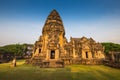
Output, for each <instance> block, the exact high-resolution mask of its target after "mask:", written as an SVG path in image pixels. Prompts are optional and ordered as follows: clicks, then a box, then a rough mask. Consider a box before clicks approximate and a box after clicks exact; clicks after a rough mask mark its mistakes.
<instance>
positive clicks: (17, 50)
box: [0, 42, 120, 56]
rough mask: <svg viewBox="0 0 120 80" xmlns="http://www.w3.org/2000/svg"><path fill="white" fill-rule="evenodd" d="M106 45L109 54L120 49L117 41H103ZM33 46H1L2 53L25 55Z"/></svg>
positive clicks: (0, 51)
mask: <svg viewBox="0 0 120 80" xmlns="http://www.w3.org/2000/svg"><path fill="white" fill-rule="evenodd" d="M102 45H103V46H104V47H105V53H106V54H108V53H109V51H120V44H115V43H108V42H105V43H102ZM28 46H33V44H10V45H6V46H2V47H0V54H11V55H13V56H24V55H25V53H26V51H27V47H28Z"/></svg>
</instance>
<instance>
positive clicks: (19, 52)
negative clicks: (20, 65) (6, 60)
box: [0, 44, 32, 56]
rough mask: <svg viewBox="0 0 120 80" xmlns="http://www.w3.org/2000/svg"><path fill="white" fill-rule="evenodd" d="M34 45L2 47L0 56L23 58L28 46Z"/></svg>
mask: <svg viewBox="0 0 120 80" xmlns="http://www.w3.org/2000/svg"><path fill="white" fill-rule="evenodd" d="M28 45H32V44H10V45H6V46H2V47H0V54H9V55H13V56H23V55H25V53H26V51H27V46H28Z"/></svg>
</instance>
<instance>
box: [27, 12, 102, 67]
mask: <svg viewBox="0 0 120 80" xmlns="http://www.w3.org/2000/svg"><path fill="white" fill-rule="evenodd" d="M102 59H104V47H103V46H102V45H101V44H100V43H96V42H95V41H94V40H93V39H92V38H86V37H82V38H72V37H71V38H70V42H67V39H66V37H65V30H64V26H63V22H62V19H61V17H60V16H59V14H58V12H57V11H56V10H53V11H52V12H51V13H50V14H49V16H48V17H47V20H46V22H45V24H44V26H43V29H42V35H41V36H40V37H39V40H38V41H36V42H35V44H34V49H33V55H32V58H31V59H30V60H29V61H28V62H29V63H31V64H33V65H38V66H40V67H64V65H70V64H101V62H102Z"/></svg>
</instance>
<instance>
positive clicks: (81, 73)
mask: <svg viewBox="0 0 120 80" xmlns="http://www.w3.org/2000/svg"><path fill="white" fill-rule="evenodd" d="M24 62H25V61H24V60H20V61H17V67H14V68H13V67H10V63H5V64H0V80H120V70H119V69H114V68H111V67H107V66H104V65H70V66H66V67H65V68H40V67H36V66H32V65H27V64H24Z"/></svg>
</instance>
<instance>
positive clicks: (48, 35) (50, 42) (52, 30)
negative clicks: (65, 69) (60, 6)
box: [33, 10, 66, 67]
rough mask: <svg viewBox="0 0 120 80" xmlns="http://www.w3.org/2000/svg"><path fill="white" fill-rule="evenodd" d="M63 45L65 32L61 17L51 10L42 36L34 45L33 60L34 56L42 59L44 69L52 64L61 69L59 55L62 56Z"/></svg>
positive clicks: (61, 62)
mask: <svg viewBox="0 0 120 80" xmlns="http://www.w3.org/2000/svg"><path fill="white" fill-rule="evenodd" d="M65 43H66V38H65V30H64V26H63V23H62V20H61V17H60V16H59V14H58V12H57V11H56V10H53V11H52V12H51V13H50V14H49V16H48V17H47V20H46V22H45V24H44V27H43V29H42V36H40V38H39V40H38V41H36V43H35V47H34V52H33V53H34V54H33V58H34V57H35V56H36V55H37V56H39V57H40V58H41V59H43V60H42V62H44V63H42V64H43V66H46V67H47V66H53V64H54V66H61V67H62V66H63V61H62V60H61V55H62V54H64V45H65ZM56 63H58V64H59V65H57V64H56ZM50 64H51V65H50Z"/></svg>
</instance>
